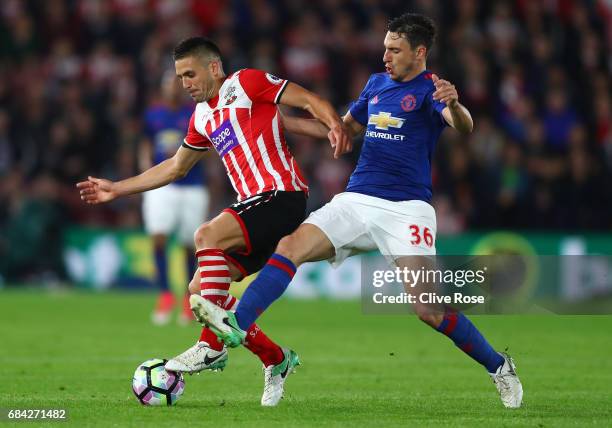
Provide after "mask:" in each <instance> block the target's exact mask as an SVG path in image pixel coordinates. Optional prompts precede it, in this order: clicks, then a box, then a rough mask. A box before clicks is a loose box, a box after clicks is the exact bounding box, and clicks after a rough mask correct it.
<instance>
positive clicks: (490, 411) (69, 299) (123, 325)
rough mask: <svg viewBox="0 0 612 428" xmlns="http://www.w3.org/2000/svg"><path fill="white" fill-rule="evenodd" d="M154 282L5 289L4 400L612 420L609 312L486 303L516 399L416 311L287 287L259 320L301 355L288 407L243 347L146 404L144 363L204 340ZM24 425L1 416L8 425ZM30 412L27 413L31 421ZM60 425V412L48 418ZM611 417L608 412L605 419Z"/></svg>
mask: <svg viewBox="0 0 612 428" xmlns="http://www.w3.org/2000/svg"><path fill="white" fill-rule="evenodd" d="M154 299H155V297H154V296H153V295H152V294H120V293H107V294H95V293H75V292H55V293H43V292H24V291H3V292H0V318H1V320H2V322H1V323H0V339H1V344H0V374H2V376H1V379H3V382H2V388H1V389H0V407H2V408H66V409H67V410H68V414H69V420H68V421H67V422H65V424H66V425H73V426H79V427H83V426H101V427H110V426H132V427H135V426H151V427H163V426H211V427H212V426H245V427H247V426H248V427H252V426H266V427H289V426H308V427H310V426H347V425H350V426H353V427H358V426H359V427H360V426H441V425H444V426H466V425H467V426H475V425H480V426H531V427H557V426H585V425H608V424H609V423H610V421H611V420H612V386H611V385H612V358H611V357H610V356H611V355H612V340H611V339H612V333H611V332H612V317H610V316H607V317H604V316H599V317H595V316H575V317H570V316H564V317H560V316H549V315H547V316H544V315H540V316H512V317H510V316H486V317H485V316H480V317H474V318H473V319H474V321H475V323H476V325H477V326H478V327H479V328H480V329H481V331H482V332H483V333H484V334H485V336H486V337H487V338H488V339H489V340H490V341H491V342H492V343H493V345H494V346H496V347H497V348H498V349H503V348H504V347H506V346H509V347H510V351H511V353H512V355H513V356H514V357H515V360H516V362H517V365H518V373H519V375H520V376H521V379H522V381H523V385H524V388H525V397H524V408H522V409H519V410H506V409H504V408H503V407H502V405H501V402H500V401H499V398H498V396H497V393H496V391H495V388H494V386H493V384H492V383H491V381H490V379H489V377H488V376H487V374H486V373H485V371H484V370H483V369H482V368H481V367H480V366H479V365H477V364H476V363H474V362H472V361H471V360H470V359H469V358H467V357H466V356H464V355H463V353H462V352H461V351H459V350H458V349H456V348H455V347H454V345H453V344H452V343H451V342H450V341H449V340H448V339H446V338H445V337H444V336H442V335H440V334H438V333H436V332H434V331H432V330H430V329H429V328H428V327H426V326H425V325H424V324H421V323H420V322H419V321H418V320H417V319H416V318H415V317H413V316H374V315H362V313H361V308H360V306H359V303H354V302H332V301H308V302H307V301H303V302H302V301H300V302H298V301H289V300H281V301H280V302H278V303H277V304H276V305H275V306H274V307H273V308H272V309H271V310H270V311H268V312H267V313H266V314H265V316H264V317H263V318H262V320H261V326H262V328H263V329H264V330H265V331H266V332H268V333H269V335H270V336H272V337H273V338H275V339H276V340H277V341H278V342H279V343H281V344H284V345H288V346H291V347H293V348H294V349H295V350H296V351H297V352H298V353H299V354H300V357H301V359H302V363H303V365H302V366H301V367H299V369H298V371H297V373H296V374H294V375H292V376H291V377H290V378H289V380H288V382H287V385H286V393H285V399H284V400H283V401H281V404H280V405H279V406H278V407H277V408H261V407H260V405H259V399H260V395H261V391H262V383H263V376H262V372H261V365H260V364H259V362H258V360H257V359H256V358H255V357H254V356H252V355H251V354H250V353H249V352H248V351H247V350H245V349H236V350H232V351H231V352H230V360H229V364H228V367H227V368H226V370H225V371H224V372H223V373H203V374H201V375H200V376H193V377H189V376H186V387H185V394H184V395H183V397H182V399H181V400H180V401H179V402H178V404H177V405H176V406H175V407H171V408H166V407H163V408H162V407H159V408H149V407H143V406H141V405H140V404H139V403H138V402H137V401H136V399H135V398H134V396H133V394H132V392H131V377H132V373H133V372H134V369H135V368H136V366H137V365H138V364H139V363H141V362H142V361H144V360H146V359H148V358H152V357H166V358H168V357H171V356H173V355H175V354H176V353H178V352H181V351H183V350H184V349H186V348H187V347H188V346H190V345H191V344H193V343H194V342H195V340H196V337H197V335H198V333H199V328H198V327H197V326H196V325H193V326H190V327H179V326H176V325H170V326H166V327H154V326H152V325H151V324H150V323H149V311H150V309H151V308H152V306H153V303H154ZM10 425H15V426H24V425H23V424H21V423H15V424H11V423H8V422H5V421H4V422H1V421H0V426H10ZM33 425H34V424H30V425H28V426H33ZM38 425H45V426H61V423H54V422H47V423H46V424H38ZM608 426H609V425H608Z"/></svg>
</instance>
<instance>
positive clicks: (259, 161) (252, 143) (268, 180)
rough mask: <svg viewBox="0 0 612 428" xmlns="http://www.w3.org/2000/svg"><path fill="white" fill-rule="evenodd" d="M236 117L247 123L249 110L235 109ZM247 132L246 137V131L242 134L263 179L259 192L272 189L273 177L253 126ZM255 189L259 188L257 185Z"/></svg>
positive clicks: (239, 121) (273, 185)
mask: <svg viewBox="0 0 612 428" xmlns="http://www.w3.org/2000/svg"><path fill="white" fill-rule="evenodd" d="M236 119H237V120H238V123H248V121H249V119H250V114H249V111H248V110H246V109H237V110H236ZM240 129H241V130H243V131H244V128H243V127H241V128H240ZM255 129H257V128H255ZM247 132H248V135H249V137H248V138H247V137H246V135H247V134H246V133H244V132H243V134H244V135H245V139H246V141H247V142H248V146H249V150H251V153H252V154H253V161H254V162H255V165H256V166H257V171H258V172H259V175H260V176H261V178H262V180H263V187H262V189H261V192H264V191H267V190H271V189H274V188H275V182H274V177H273V176H272V175H271V173H270V172H268V169H267V168H266V165H265V162H264V158H263V156H264V154H263V153H262V152H261V150H260V149H259V144H258V143H257V139H258V138H259V136H258V135H255V134H254V133H253V127H249V128H248V130H247ZM266 189H267V190H266ZM257 190H259V186H258V189H257ZM261 192H257V191H255V192H253V194H255V193H261Z"/></svg>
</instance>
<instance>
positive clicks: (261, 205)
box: [223, 191, 307, 277]
mask: <svg viewBox="0 0 612 428" xmlns="http://www.w3.org/2000/svg"><path fill="white" fill-rule="evenodd" d="M306 198H307V196H306V193H305V192H281V191H273V192H265V193H260V194H259V195H255V196H252V197H250V198H247V199H245V200H244V201H241V202H237V203H235V204H233V205H230V206H229V207H228V208H226V209H225V210H223V212H227V213H229V214H231V215H233V216H234V218H236V220H238V223H240V227H241V228H242V233H243V234H244V239H245V241H246V244H247V245H246V246H247V248H246V250H245V251H235V252H232V253H229V254H227V260H228V261H229V262H230V263H232V264H233V265H235V266H236V267H237V268H238V269H240V271H241V272H242V275H243V277H244V276H247V275H250V274H252V273H253V272H257V271H259V270H260V269H261V268H262V267H264V265H265V264H266V262H267V261H268V259H269V258H270V256H271V255H272V254H273V253H274V250H275V249H276V245H277V244H278V241H280V240H281V238H282V237H283V236H286V235H289V234H290V233H291V232H293V231H294V230H295V229H297V227H298V226H299V225H300V224H301V223H302V221H304V219H305V217H306Z"/></svg>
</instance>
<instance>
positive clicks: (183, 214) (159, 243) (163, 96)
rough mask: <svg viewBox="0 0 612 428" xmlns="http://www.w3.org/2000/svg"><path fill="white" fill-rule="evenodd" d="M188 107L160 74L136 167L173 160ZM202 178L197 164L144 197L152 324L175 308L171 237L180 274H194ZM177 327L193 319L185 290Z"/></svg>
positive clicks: (173, 82) (205, 200) (172, 80)
mask: <svg viewBox="0 0 612 428" xmlns="http://www.w3.org/2000/svg"><path fill="white" fill-rule="evenodd" d="M192 111H193V107H192V106H191V105H189V103H186V102H185V99H184V95H183V92H182V91H181V88H180V85H179V82H178V81H177V79H176V75H175V74H174V72H173V71H170V70H169V71H167V72H166V73H164V75H163V77H162V81H161V90H160V94H159V97H158V98H156V99H155V100H154V101H153V102H152V104H151V105H150V106H149V108H147V110H146V111H145V114H144V130H145V135H144V138H143V139H142V142H141V145H140V150H139V165H140V168H141V170H142V171H146V170H147V169H149V168H151V167H152V166H153V165H156V164H158V163H160V162H163V161H164V160H165V159H167V158H169V157H172V156H173V155H174V154H175V153H176V151H177V150H178V148H179V147H180V146H181V144H182V142H183V137H184V133H185V129H186V128H187V126H188V125H189V119H190V117H191V112H192ZM205 180H206V177H205V173H204V168H203V167H202V165H201V164H198V165H196V166H195V167H193V168H192V169H191V170H190V171H189V172H188V173H187V174H186V176H185V177H184V178H182V179H180V180H176V181H175V182H173V183H170V184H168V185H167V186H164V187H160V188H158V189H154V190H150V191H148V192H145V193H144V194H143V204H142V216H143V220H144V226H145V230H146V231H147V233H148V234H149V235H151V237H152V239H153V254H154V262H155V269H156V281H157V284H158V286H159V289H160V295H159V298H158V300H157V305H156V307H155V310H154V311H153V314H152V321H153V323H154V324H159V325H162V324H167V323H168V322H169V321H170V317H171V315H172V310H173V308H174V306H175V298H174V293H173V292H172V290H171V289H170V278H169V275H168V260H169V258H168V254H167V252H166V247H167V242H168V237H169V236H171V235H172V234H173V233H176V238H177V239H178V241H179V243H180V244H181V246H182V247H183V249H184V252H185V256H186V265H185V269H186V271H187V276H188V277H189V278H191V277H192V276H193V275H194V273H195V269H196V263H197V262H196V259H195V255H194V252H195V248H194V245H193V233H194V232H195V230H196V229H197V228H198V226H200V224H202V222H203V221H204V220H206V218H207V217H208V207H209V202H210V197H209V193H208V189H207V187H206V186H205V184H204V183H205ZM185 292H186V293H185V298H184V299H183V305H182V310H181V312H180V315H179V318H178V320H179V322H180V323H181V324H186V323H187V322H189V321H190V320H191V319H193V314H192V313H191V309H190V308H189V292H188V290H187V289H185Z"/></svg>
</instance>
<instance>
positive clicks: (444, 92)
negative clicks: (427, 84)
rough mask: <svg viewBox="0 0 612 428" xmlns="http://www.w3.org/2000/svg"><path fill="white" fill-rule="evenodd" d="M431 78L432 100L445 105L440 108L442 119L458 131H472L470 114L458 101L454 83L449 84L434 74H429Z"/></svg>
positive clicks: (472, 123)
mask: <svg viewBox="0 0 612 428" xmlns="http://www.w3.org/2000/svg"><path fill="white" fill-rule="evenodd" d="M431 79H432V81H433V84H434V86H435V87H436V90H435V91H434V93H433V98H434V100H438V101H440V102H441V103H444V104H446V107H445V108H444V110H442V116H444V120H446V122H447V123H448V124H449V125H450V126H452V127H453V128H455V129H456V130H457V131H459V132H462V133H470V132H472V129H474V122H473V120H472V115H470V112H469V111H468V109H467V108H465V107H464V106H463V105H461V103H460V102H459V94H458V93H457V89H456V88H455V85H453V84H451V83H450V82H449V81H448V80H443V79H440V78H439V77H438V76H437V75H435V74H432V75H431Z"/></svg>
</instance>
